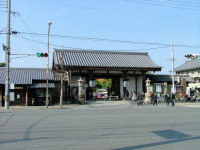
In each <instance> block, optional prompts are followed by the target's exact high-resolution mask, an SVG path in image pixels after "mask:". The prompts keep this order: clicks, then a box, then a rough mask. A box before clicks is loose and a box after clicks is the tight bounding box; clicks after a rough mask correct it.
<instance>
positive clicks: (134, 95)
mask: <svg viewBox="0 0 200 150" xmlns="http://www.w3.org/2000/svg"><path fill="white" fill-rule="evenodd" d="M136 98H137V96H136V93H135V91H134V90H131V100H130V104H133V103H134V102H135V101H136Z"/></svg>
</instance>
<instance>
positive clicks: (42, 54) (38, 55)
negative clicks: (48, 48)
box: [36, 53, 48, 57]
mask: <svg viewBox="0 0 200 150" xmlns="http://www.w3.org/2000/svg"><path fill="white" fill-rule="evenodd" d="M36 55H37V57H48V54H47V53H37V54H36Z"/></svg>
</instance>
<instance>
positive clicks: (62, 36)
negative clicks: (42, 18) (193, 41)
mask: <svg viewBox="0 0 200 150" xmlns="http://www.w3.org/2000/svg"><path fill="white" fill-rule="evenodd" d="M17 33H20V34H27V35H35V36H47V34H41V33H27V32H17ZM50 36H51V37H56V38H71V39H78V40H91V41H103V42H116V43H130V44H145V45H159V46H170V44H166V43H151V42H136V41H126V40H113V39H103V38H93V37H81V36H68V35H50ZM33 41H35V40H33ZM52 46H57V45H52ZM173 46H175V47H190V48H200V46H199V45H184V44H183V45H180V44H174V45H173ZM59 47H61V46H60V45H59Z"/></svg>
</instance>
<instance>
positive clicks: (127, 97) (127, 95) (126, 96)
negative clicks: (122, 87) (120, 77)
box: [125, 90, 129, 101]
mask: <svg viewBox="0 0 200 150" xmlns="http://www.w3.org/2000/svg"><path fill="white" fill-rule="evenodd" d="M126 100H129V92H128V90H126V93H125V101H126Z"/></svg>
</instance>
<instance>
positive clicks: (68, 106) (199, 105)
mask: <svg viewBox="0 0 200 150" xmlns="http://www.w3.org/2000/svg"><path fill="white" fill-rule="evenodd" d="M165 105H166V104H165V103H161V104H158V106H165ZM91 106H92V107H109V106H130V104H129V102H128V101H123V100H122V101H87V102H86V104H84V105H79V104H63V109H74V108H88V107H91ZM135 106H137V105H135ZM143 106H145V105H143ZM148 106H151V105H148ZM176 106H178V107H194V108H200V103H176V104H175V107H176ZM52 109H60V105H59V104H57V105H54V106H48V108H46V106H9V109H8V110H52ZM4 110H5V111H6V109H5V108H4V107H0V111H4Z"/></svg>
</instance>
